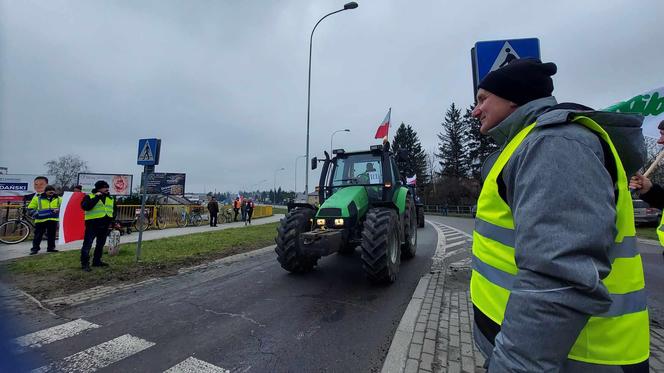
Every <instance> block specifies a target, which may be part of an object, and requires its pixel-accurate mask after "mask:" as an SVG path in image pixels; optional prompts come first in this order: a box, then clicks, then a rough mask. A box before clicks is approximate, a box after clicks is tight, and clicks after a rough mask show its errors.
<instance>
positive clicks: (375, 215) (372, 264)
mask: <svg viewBox="0 0 664 373" xmlns="http://www.w3.org/2000/svg"><path fill="white" fill-rule="evenodd" d="M397 222H398V217H397V214H396V212H395V211H394V210H392V209H389V208H373V209H371V210H369V212H367V217H366V220H365V222H364V229H363V230H362V267H363V268H364V272H365V273H366V274H367V277H369V280H371V281H372V282H375V283H392V282H394V281H395V280H396V279H397V273H399V264H400V263H401V250H400V249H399V231H398V227H397Z"/></svg>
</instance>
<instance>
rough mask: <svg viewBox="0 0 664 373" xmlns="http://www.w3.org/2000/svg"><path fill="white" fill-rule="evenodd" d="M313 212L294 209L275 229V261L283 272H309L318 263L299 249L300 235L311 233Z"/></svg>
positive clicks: (306, 209)
mask: <svg viewBox="0 0 664 373" xmlns="http://www.w3.org/2000/svg"><path fill="white" fill-rule="evenodd" d="M314 215H315V214H314V211H313V210H312V209H308V208H295V209H293V210H291V211H290V212H289V213H288V214H286V217H285V218H283V219H281V223H280V224H279V227H278V228H277V238H276V239H275V241H276V243H277V248H276V249H275V251H276V252H277V260H278V261H279V263H280V264H281V267H283V268H284V269H285V270H287V271H289V272H294V273H304V272H309V271H311V270H312V269H313V268H314V266H315V265H316V263H317V262H318V258H317V257H312V256H307V255H304V254H303V253H302V249H301V248H300V240H299V238H300V234H301V233H304V232H309V231H311V226H312V219H313V218H314Z"/></svg>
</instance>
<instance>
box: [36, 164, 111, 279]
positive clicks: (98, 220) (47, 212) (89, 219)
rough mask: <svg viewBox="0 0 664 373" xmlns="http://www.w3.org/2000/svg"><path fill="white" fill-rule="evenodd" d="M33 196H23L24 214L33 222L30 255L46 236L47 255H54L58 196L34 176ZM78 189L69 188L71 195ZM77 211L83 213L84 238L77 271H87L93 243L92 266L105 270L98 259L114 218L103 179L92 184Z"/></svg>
mask: <svg viewBox="0 0 664 373" xmlns="http://www.w3.org/2000/svg"><path fill="white" fill-rule="evenodd" d="M33 188H34V190H35V193H34V194H30V195H27V196H26V197H25V200H26V202H27V201H28V200H29V201H30V202H29V203H28V205H27V211H28V214H29V215H30V216H32V218H33V219H34V223H35V234H34V238H33V240H32V248H31V249H30V255H35V254H37V253H38V252H39V251H40V250H41V247H40V246H41V241H42V239H43V237H44V234H46V240H47V246H46V251H47V252H58V250H57V249H56V248H55V235H56V231H57V229H58V222H59V220H60V219H59V213H60V207H61V205H62V197H60V196H59V195H57V194H56V190H55V187H53V186H52V185H49V184H48V178H47V177H45V176H37V177H36V178H35V179H34V180H33ZM82 189H83V188H82V187H81V186H80V185H77V186H75V187H74V188H73V191H74V193H82ZM81 208H82V209H83V211H84V213H85V236H84V239H83V245H82V247H81V257H80V259H81V269H82V270H83V271H85V272H90V271H91V270H92V269H91V268H90V250H91V248H92V243H93V241H95V240H96V244H95V249H94V252H93V255H92V267H108V264H107V263H105V262H103V261H102V260H101V257H102V254H103V252H104V245H105V244H106V238H107V237H108V233H109V228H110V227H111V226H112V224H113V221H114V217H115V198H114V197H113V196H111V195H110V193H109V185H108V183H107V182H105V181H103V180H99V181H97V182H96V183H95V187H94V189H93V190H92V192H91V193H89V194H86V195H85V196H84V197H83V200H82V202H81Z"/></svg>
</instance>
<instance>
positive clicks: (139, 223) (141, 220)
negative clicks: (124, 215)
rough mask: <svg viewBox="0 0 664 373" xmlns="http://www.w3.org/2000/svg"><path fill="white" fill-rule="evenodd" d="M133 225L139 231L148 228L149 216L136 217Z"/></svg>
mask: <svg viewBox="0 0 664 373" xmlns="http://www.w3.org/2000/svg"><path fill="white" fill-rule="evenodd" d="M135 226H136V230H137V231H139V232H143V231H145V230H148V229H149V228H150V218H149V217H147V216H139V217H138V218H136V223H135Z"/></svg>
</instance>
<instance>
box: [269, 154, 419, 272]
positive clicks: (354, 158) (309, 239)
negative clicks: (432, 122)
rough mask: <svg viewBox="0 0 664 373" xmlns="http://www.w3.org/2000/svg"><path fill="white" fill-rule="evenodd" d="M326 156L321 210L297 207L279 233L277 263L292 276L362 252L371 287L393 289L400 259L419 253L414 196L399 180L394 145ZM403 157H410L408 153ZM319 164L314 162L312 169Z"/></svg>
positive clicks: (323, 170) (320, 203)
mask: <svg viewBox="0 0 664 373" xmlns="http://www.w3.org/2000/svg"><path fill="white" fill-rule="evenodd" d="M332 153H333V158H330V155H329V154H328V153H327V152H325V159H324V160H322V161H321V162H323V166H322V170H321V176H320V182H319V185H318V187H317V188H316V189H317V192H318V205H319V206H318V205H313V204H310V203H295V204H294V206H293V208H292V209H291V210H290V212H289V213H288V214H287V215H286V217H285V218H284V219H282V220H281V223H280V225H279V227H278V228H277V232H278V234H277V238H276V243H277V248H276V252H277V255H278V257H277V259H278V260H279V263H281V266H282V267H283V268H284V269H286V270H287V271H290V272H294V273H305V272H308V271H311V270H312V269H313V268H314V267H315V266H316V264H317V263H318V259H320V258H321V257H323V256H327V255H330V254H333V253H336V252H338V253H339V254H342V255H350V254H352V253H353V252H354V251H355V248H356V247H357V246H360V248H361V251H362V252H361V259H362V267H363V268H364V271H365V273H366V275H367V277H368V278H369V280H371V281H372V282H376V283H392V282H394V281H395V280H396V278H397V273H398V272H399V265H400V263H401V258H404V259H410V258H412V257H413V256H415V251H416V250H417V213H416V206H415V200H414V196H413V194H412V192H411V191H410V190H409V188H408V187H406V183H405V180H402V179H401V178H400V177H399V170H398V169H397V164H396V162H395V155H394V154H392V152H390V145H389V143H387V142H386V143H385V144H384V145H374V146H371V148H370V150H369V151H360V152H352V153H346V152H345V151H344V150H343V149H336V150H334V151H333V152H332ZM399 156H400V157H405V156H407V155H406V154H404V153H401V154H399ZM318 162H319V160H318V159H317V158H313V159H312V160H311V168H312V169H315V168H317V166H318Z"/></svg>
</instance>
